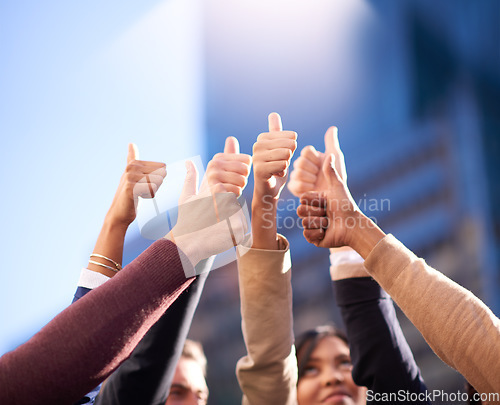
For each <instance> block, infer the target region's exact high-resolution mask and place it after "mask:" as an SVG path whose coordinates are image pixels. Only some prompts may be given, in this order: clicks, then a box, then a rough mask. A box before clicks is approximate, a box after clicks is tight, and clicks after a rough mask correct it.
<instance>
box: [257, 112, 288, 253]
mask: <svg viewBox="0 0 500 405" xmlns="http://www.w3.org/2000/svg"><path fill="white" fill-rule="evenodd" d="M268 121H269V132H266V133H263V134H260V135H259V136H258V138H257V142H255V144H254V146H253V162H254V166H253V173H254V190H253V199H252V247H254V248H257V249H267V250H270V249H278V234H277V225H276V212H277V205H278V199H279V196H280V193H281V190H282V189H283V186H284V185H285V182H286V180H287V178H288V168H289V167H290V161H291V159H292V156H293V153H294V152H295V149H296V148H297V134H296V133H295V132H293V131H283V130H282V125H281V117H280V116H279V115H278V114H276V113H271V114H269V117H268Z"/></svg>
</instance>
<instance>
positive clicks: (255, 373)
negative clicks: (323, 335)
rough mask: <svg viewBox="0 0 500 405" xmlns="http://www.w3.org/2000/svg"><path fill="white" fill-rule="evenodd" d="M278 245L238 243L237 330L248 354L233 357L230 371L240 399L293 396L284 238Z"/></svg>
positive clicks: (255, 402)
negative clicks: (257, 246)
mask: <svg viewBox="0 0 500 405" xmlns="http://www.w3.org/2000/svg"><path fill="white" fill-rule="evenodd" d="M278 247H279V250H260V249H248V248H244V247H241V246H240V247H239V248H238V249H239V253H240V254H239V256H240V259H239V261H238V274H239V286H240V296H241V316H242V331H243V337H244V339H245V345H246V347H247V353H248V354H247V355H246V356H245V357H243V358H241V359H240V360H239V361H238V365H237V368H236V374H237V377H238V381H239V383H240V386H241V389H242V391H243V403H244V404H252V405H266V404H270V405H271V404H278V403H279V404H284V405H285V404H287V405H291V404H295V401H296V384H297V362H296V359H295V349H294V346H293V343H294V337H293V317H292V291H291V282H290V280H291V274H290V272H291V269H290V255H289V253H288V251H287V244H286V240H285V239H284V238H280V240H279V246H278Z"/></svg>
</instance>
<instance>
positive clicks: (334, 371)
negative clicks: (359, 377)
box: [297, 336, 366, 405]
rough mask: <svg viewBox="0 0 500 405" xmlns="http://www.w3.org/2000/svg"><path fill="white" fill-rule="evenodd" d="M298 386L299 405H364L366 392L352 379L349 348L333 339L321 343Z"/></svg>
mask: <svg viewBox="0 0 500 405" xmlns="http://www.w3.org/2000/svg"><path fill="white" fill-rule="evenodd" d="M304 370H305V371H304V374H303V376H302V378H301V379H300V380H299V383H298V386H297V399H298V403H299V405H316V404H339V405H354V404H355V405H360V404H364V403H365V402H366V401H365V397H366V389H365V388H363V387H358V386H357V385H356V384H354V381H353V380H352V374H351V371H352V363H351V356H350V355H349V347H348V346H347V345H346V344H345V343H344V341H343V340H341V339H339V338H338V337H335V336H327V337H324V338H323V339H321V340H320V342H319V343H318V345H317V346H316V348H315V349H314V350H313V352H312V353H311V356H310V357H309V360H308V361H307V363H306V366H305V369H304Z"/></svg>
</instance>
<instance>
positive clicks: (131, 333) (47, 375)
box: [0, 240, 193, 404]
mask: <svg viewBox="0 0 500 405" xmlns="http://www.w3.org/2000/svg"><path fill="white" fill-rule="evenodd" d="M192 280H193V279H186V278H185V276H184V271H183V269H182V265H181V262H180V258H179V253H178V251H177V247H176V246H175V245H173V244H171V242H168V241H164V240H162V241H157V242H155V243H154V244H153V245H152V246H151V247H150V248H148V250H146V251H145V252H144V253H143V254H141V255H140V256H139V257H138V258H137V259H136V260H135V261H134V262H132V263H131V264H130V265H129V266H127V267H126V268H125V269H124V270H123V271H122V272H120V273H119V274H118V275H117V277H114V278H113V279H112V280H110V281H109V282H107V283H105V284H104V285H102V286H101V287H100V288H98V289H96V290H94V291H92V292H90V293H89V294H87V295H85V297H83V298H81V299H80V300H78V301H77V302H76V303H74V304H73V305H71V306H69V307H68V308H66V309H65V310H64V311H63V312H61V313H60V314H59V315H58V316H56V317H55V318H54V319H53V320H52V321H51V322H49V324H48V325H47V326H45V327H44V328H43V329H42V330H41V331H40V332H39V333H37V334H36V335H35V336H33V338H31V339H30V340H29V341H28V342H26V343H25V344H23V345H22V346H19V347H18V348H17V349H16V350H14V351H12V352H10V353H7V354H6V355H4V356H3V357H2V358H1V359H0V403H16V404H32V403H33V400H34V398H35V399H36V401H37V402H39V403H73V402H74V401H76V400H78V399H79V398H80V397H82V396H83V395H84V394H85V393H87V392H89V391H90V390H91V389H92V388H94V387H95V386H96V385H98V384H99V383H100V382H101V381H103V380H104V379H105V378H106V377H107V376H108V375H109V374H110V373H112V372H113V371H114V370H115V369H116V368H117V367H118V365H119V364H120V363H121V362H122V361H123V360H125V359H126V358H127V357H128V356H129V355H130V353H131V351H132V350H133V348H134V347H135V346H136V345H137V343H138V342H139V340H140V339H141V338H142V337H143V336H144V334H145V333H146V332H147V330H148V329H149V328H150V327H151V325H152V324H153V323H154V322H156V320H158V318H159V317H160V316H161V315H162V314H163V313H164V312H165V310H166V309H167V308H168V307H169V306H170V305H171V304H172V302H173V301H174V300H175V299H176V298H177V297H178V295H179V294H180V293H181V292H182V291H183V290H184V289H185V288H186V287H187V286H188V285H189V284H190V283H191V282H192ZM82 325H86V327H85V328H82ZM7 381H8V384H7V383H3V382H7Z"/></svg>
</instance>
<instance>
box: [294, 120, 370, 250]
mask: <svg viewBox="0 0 500 405" xmlns="http://www.w3.org/2000/svg"><path fill="white" fill-rule="evenodd" d="M328 131H331V129H329V130H328ZM328 131H327V135H328ZM334 135H335V132H334ZM325 138H326V136H325ZM330 140H331V141H333V142H331V143H330V141H329V143H328V144H327V150H328V149H329V148H331V150H332V151H333V153H329V154H325V156H324V157H323V156H321V157H320V158H321V159H324V160H323V162H322V166H321V168H320V169H319V170H318V172H317V173H316V174H315V182H314V183H313V178H312V177H310V179H311V181H310V182H306V181H304V180H303V179H304V178H305V177H306V176H304V173H302V174H300V173H299V174H297V175H296V176H295V179H296V180H297V179H298V178H299V177H300V178H301V180H297V181H296V182H295V185H294V187H296V188H295V190H296V191H297V190H299V191H304V190H305V192H304V193H302V194H301V198H300V204H301V205H300V206H299V207H298V208H297V214H298V216H299V217H301V218H302V225H303V226H304V237H305V238H306V240H307V241H308V242H310V243H313V244H314V245H316V246H319V247H327V248H332V247H341V246H353V245H352V243H353V239H354V236H353V235H354V234H355V232H356V231H357V230H358V229H359V228H360V227H363V226H366V224H368V223H369V221H368V220H367V218H366V217H365V216H364V215H363V213H362V212H361V211H360V210H359V208H358V206H357V205H356V203H355V202H354V199H353V198H352V196H351V193H350V191H349V188H348V187H347V182H346V180H345V178H346V177H347V176H346V174H345V173H346V170H345V163H344V155H343V154H342V151H341V150H340V146H339V143H338V140H337V138H336V136H334V138H330ZM309 153H310V152H306V154H309ZM305 162H306V158H305V157H304V161H303V162H302V163H301V164H300V165H299V170H303V168H304V167H306V166H307V167H310V166H309V162H310V161H309V160H307V163H305ZM304 170H305V169H304ZM305 171H307V170H305ZM308 173H311V172H308ZM314 187H318V188H319V189H318V190H315V189H314ZM309 188H313V190H314V191H307V189H309Z"/></svg>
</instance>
